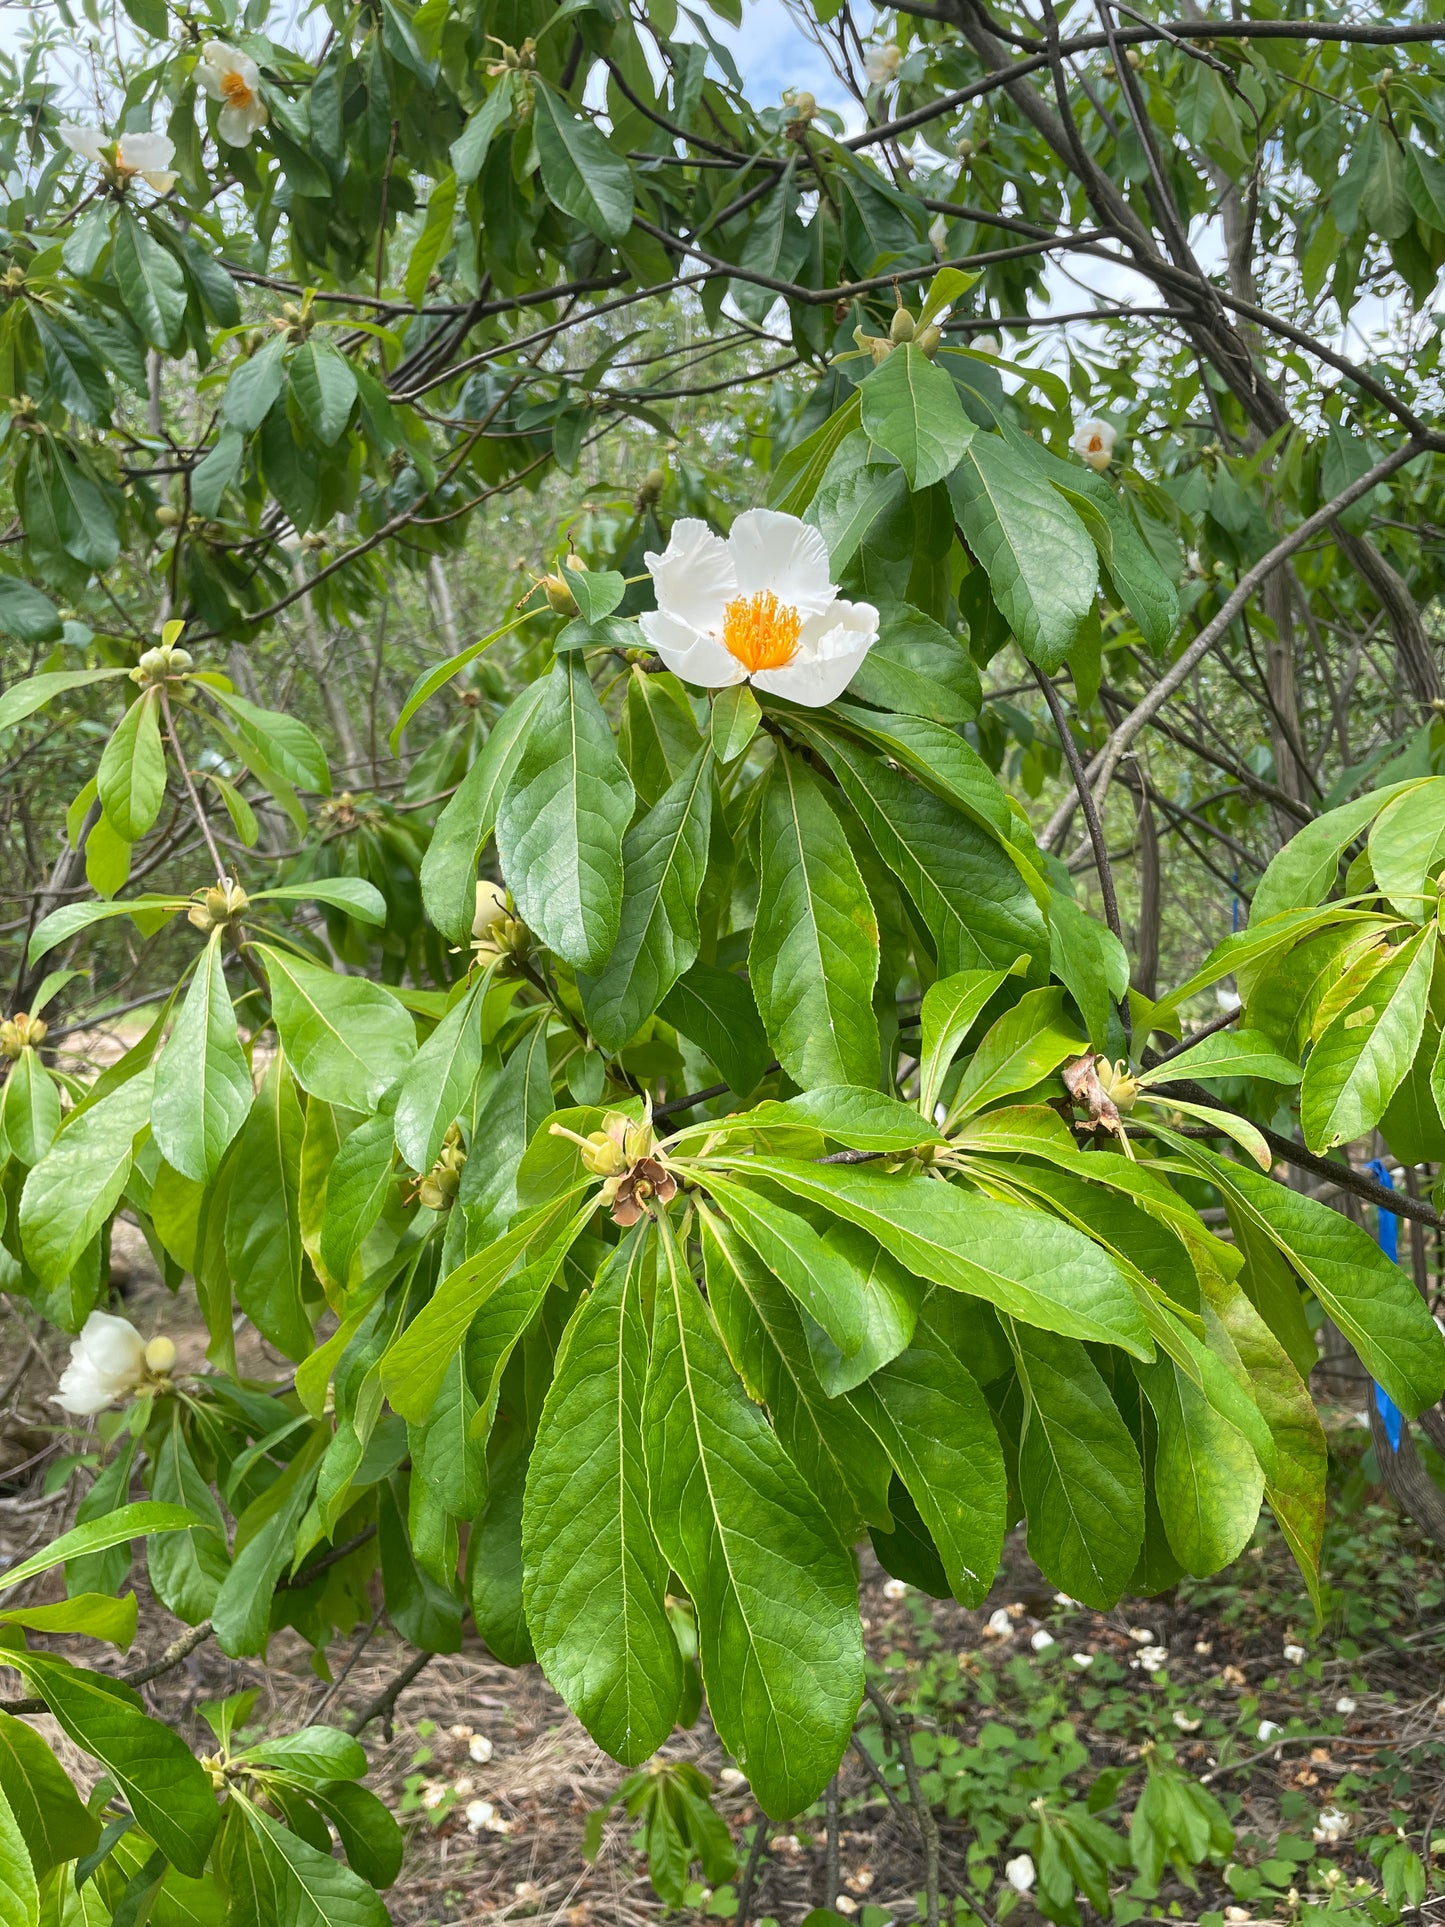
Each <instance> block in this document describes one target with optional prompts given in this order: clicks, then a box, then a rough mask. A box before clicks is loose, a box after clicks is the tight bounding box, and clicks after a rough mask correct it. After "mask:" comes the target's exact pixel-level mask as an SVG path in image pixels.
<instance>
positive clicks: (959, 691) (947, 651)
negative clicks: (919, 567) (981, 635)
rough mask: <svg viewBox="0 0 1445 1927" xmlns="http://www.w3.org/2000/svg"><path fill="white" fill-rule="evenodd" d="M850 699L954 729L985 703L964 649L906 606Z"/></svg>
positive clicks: (889, 622) (887, 616) (885, 624)
mask: <svg viewBox="0 0 1445 1927" xmlns="http://www.w3.org/2000/svg"><path fill="white" fill-rule="evenodd" d="M743 686H745V685H743ZM848 693H849V695H850V696H852V697H854V698H856V699H857V701H859V702H864V703H872V704H873V705H874V706H875V708H878V709H883V710H887V711H893V712H896V711H902V712H904V713H905V714H907V715H910V716H923V717H926V718H927V719H929V720H930V721H932V722H937V723H942V724H944V725H946V726H947V727H948V728H950V729H951V728H953V727H954V726H955V725H956V724H958V723H964V722H971V721H972V719H973V718H974V717H975V716H976V715H977V714H978V712H979V708H980V706H981V704H982V701H983V691H982V687H981V685H980V683H979V679H978V670H977V669H976V668H975V667H974V662H973V658H972V657H971V656H970V655H969V653H968V650H967V648H966V647H965V645H964V644H963V643H962V642H961V641H960V640H959V638H958V637H957V636H955V635H953V634H951V633H950V631H949V630H947V629H945V628H944V626H943V624H942V623H941V622H935V621H934V620H933V618H932V616H926V615H924V613H923V611H922V610H921V609H910V608H908V607H907V605H906V604H901V603H900V604H895V605H894V607H893V608H891V609H887V610H885V611H884V612H883V620H882V625H881V633H880V635H879V638H878V640H877V642H875V643H874V645H873V647H872V648H871V649H870V650H869V651H868V654H867V655H866V656H865V657H864V658H863V661H862V662H861V663H860V665H859V667H858V670H857V673H856V674H855V675H854V677H853V680H852V682H850V683H849V685H848Z"/></svg>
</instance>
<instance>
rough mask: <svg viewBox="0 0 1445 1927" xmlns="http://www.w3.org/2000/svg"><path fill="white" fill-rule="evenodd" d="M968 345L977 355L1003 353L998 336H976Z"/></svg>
mask: <svg viewBox="0 0 1445 1927" xmlns="http://www.w3.org/2000/svg"><path fill="white" fill-rule="evenodd" d="M968 345H969V347H970V348H972V350H973V352H974V353H975V354H976V355H999V354H1002V353H1003V349H1002V347H1001V345H1000V343H999V338H998V336H997V335H975V336H974V337H973V339H972V341H970V342H969V344H968Z"/></svg>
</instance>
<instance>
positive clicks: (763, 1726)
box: [644, 1221, 863, 1818]
mask: <svg viewBox="0 0 1445 1927" xmlns="http://www.w3.org/2000/svg"><path fill="white" fill-rule="evenodd" d="M663 1229H664V1235H667V1228H666V1223H665V1221H664V1226H663ZM667 1255H668V1261H669V1262H668V1267H667V1271H666V1273H665V1275H664V1276H662V1277H660V1278H659V1280H658V1293H657V1307H656V1311H655V1314H654V1320H653V1333H652V1347H653V1349H652V1359H651V1363H650V1366H649V1369H648V1377H647V1393H646V1408H645V1421H644V1447H645V1452H646V1459H647V1475H648V1489H649V1493H650V1505H651V1513H652V1523H653V1528H654V1530H655V1531H656V1533H657V1537H658V1542H659V1544H660V1545H661V1547H662V1550H663V1553H664V1555H665V1556H666V1558H667V1560H668V1561H669V1563H670V1564H671V1566H672V1568H673V1570H674V1571H675V1572H676V1573H677V1574H678V1576H679V1578H680V1579H681V1580H682V1583H683V1585H684V1586H685V1587H686V1588H687V1591H688V1594H689V1596H690V1597H691V1599H692V1601H693V1604H694V1607H695V1609H696V1611H697V1616H698V1640H699V1646H700V1649H701V1657H702V1668H703V1677H704V1680H705V1681H706V1684H707V1695H708V1708H709V1711H710V1712H711V1715H712V1719H713V1724H714V1725H715V1726H716V1728H717V1731H718V1737H719V1738H720V1739H721V1740H722V1743H723V1745H724V1746H725V1747H727V1749H728V1751H729V1752H730V1753H731V1754H732V1755H733V1756H734V1758H735V1759H736V1760H737V1762H738V1765H739V1766H740V1767H741V1768H742V1770H743V1771H744V1772H745V1773H746V1774H747V1776H748V1780H749V1782H750V1783H751V1786H752V1790H753V1792H754V1794H755V1795H756V1797H757V1799H758V1801H759V1803H760V1805H761V1806H762V1808H763V1810H764V1812H765V1813H768V1814H769V1815H771V1816H772V1817H774V1818H782V1817H784V1816H786V1815H789V1814H793V1813H797V1812H799V1811H801V1810H802V1808H804V1807H805V1806H807V1805H808V1804H809V1803H810V1802H811V1801H812V1800H814V1799H816V1798H817V1796H818V1794H819V1793H821V1792H822V1790H823V1788H824V1787H825V1786H826V1785H827V1783H828V1781H829V1780H830V1779H831V1778H832V1777H833V1774H834V1772H835V1771H836V1769H837V1765H838V1761H839V1759H840V1758H841V1756H842V1754H843V1750H844V1748H845V1747H846V1746H847V1744H848V1735H849V1733H850V1732H851V1730H852V1726H853V1719H854V1716H855V1715H856V1713H857V1711H858V1706H859V1702H860V1700H861V1699H862V1695H863V1637H862V1631H861V1628H860V1626H859V1622H858V1604H857V1585H856V1581H855V1578H854V1571H853V1561H852V1558H851V1556H850V1554H849V1553H848V1552H847V1550H846V1549H845V1548H844V1546H843V1543H842V1541H841V1540H840V1539H839V1538H838V1535H837V1533H836V1532H835V1531H834V1529H833V1527H832V1526H831V1525H830V1524H829V1522H828V1519H827V1517H826V1515H825V1514H824V1512H823V1511H822V1509H821V1507H820V1506H819V1504H818V1502H817V1500H816V1499H815V1498H814V1496H813V1494H812V1493H811V1492H810V1491H809V1490H808V1488H807V1486H806V1485H804V1483H803V1481H802V1479H801V1478H800V1477H799V1475H798V1473H797V1471H796V1470H795V1468H794V1466H793V1464H792V1461H791V1460H790V1459H789V1458H788V1457H787V1455H786V1454H785V1453H784V1451H783V1448H782V1446H781V1445H780V1444H779V1443H778V1440H777V1437H776V1435H775V1434H774V1432H773V1431H772V1428H771V1427H770V1426H769V1424H768V1422H767V1420H766V1419H765V1418H764V1417H763V1415H762V1413H761V1412H760V1411H759V1410H758V1408H757V1406H755V1405H754V1404H753V1403H752V1402H751V1400H750V1399H749V1398H748V1396H747V1394H746V1393H745V1392H744V1391H743V1388H742V1386H741V1385H739V1383H738V1381H737V1377H736V1375H735V1374H734V1372H733V1369H732V1367H731V1365H729V1363H728V1360H727V1355H726V1353H725V1352H724V1350H723V1348H722V1345H721V1343H720V1342H719V1340H718V1336H717V1332H716V1330H715V1328H714V1326H713V1324H712V1321H711V1318H710V1317H709V1315H708V1312H707V1309H706V1307H705V1306H704V1304H703V1302H702V1299H701V1298H700V1297H699V1296H698V1292H697V1289H696V1287H695V1286H694V1284H693V1282H692V1280H691V1279H690V1278H689V1277H687V1276H686V1275H685V1273H684V1272H683V1271H682V1269H681V1266H680V1262H679V1259H678V1257H677V1254H676V1252H675V1249H674V1248H673V1247H672V1246H671V1243H670V1241H669V1246H668V1254H667ZM784 1628H786V1631H783V1629H784Z"/></svg>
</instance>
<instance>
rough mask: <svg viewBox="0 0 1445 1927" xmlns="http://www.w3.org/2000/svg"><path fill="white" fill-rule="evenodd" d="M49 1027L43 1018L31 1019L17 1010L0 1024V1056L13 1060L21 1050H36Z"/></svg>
mask: <svg viewBox="0 0 1445 1927" xmlns="http://www.w3.org/2000/svg"><path fill="white" fill-rule="evenodd" d="M49 1028H50V1026H49V1025H48V1024H47V1023H46V1021H45V1019H44V1018H43V1017H31V1016H29V1015H28V1014H27V1013H26V1012H25V1011H23V1010H17V1011H16V1013H15V1015H14V1016H13V1017H7V1018H6V1019H5V1021H4V1023H3V1024H0V1056H3V1057H10V1058H15V1057H18V1056H19V1055H20V1053H21V1052H22V1051H23V1050H38V1049H39V1047H40V1046H41V1045H42V1044H43V1043H44V1042H45V1036H46V1032H47V1031H48V1030H49Z"/></svg>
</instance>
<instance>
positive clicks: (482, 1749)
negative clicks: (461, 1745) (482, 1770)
mask: <svg viewBox="0 0 1445 1927" xmlns="http://www.w3.org/2000/svg"><path fill="white" fill-rule="evenodd" d="M467 1751H468V1753H470V1754H471V1756H472V1758H473V1759H474V1760H475V1761H476V1762H477V1765H478V1766H485V1765H486V1763H487V1761H488V1760H490V1759H491V1757H492V1743H491V1741H490V1740H489V1739H488V1738H487V1736H486V1734H485V1733H473V1734H472V1736H471V1738H470V1739H469V1740H468V1742H467Z"/></svg>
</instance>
